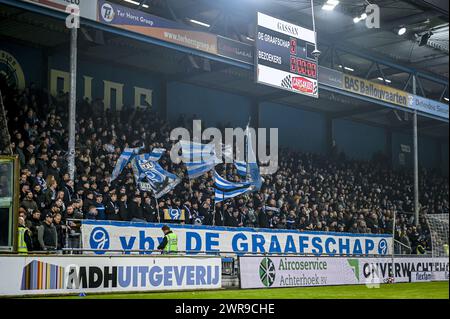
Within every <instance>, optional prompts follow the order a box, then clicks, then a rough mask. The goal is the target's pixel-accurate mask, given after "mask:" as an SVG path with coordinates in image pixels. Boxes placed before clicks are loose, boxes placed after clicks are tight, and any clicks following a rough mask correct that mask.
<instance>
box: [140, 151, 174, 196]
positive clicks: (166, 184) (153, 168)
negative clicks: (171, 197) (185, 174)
mask: <svg viewBox="0 0 450 319" xmlns="http://www.w3.org/2000/svg"><path fill="white" fill-rule="evenodd" d="M132 163H133V171H134V175H135V179H136V183H137V184H138V186H139V189H140V190H141V191H152V192H153V194H154V195H155V197H156V198H160V197H162V196H164V195H165V194H167V193H168V192H170V191H171V190H172V189H174V188H175V187H176V186H177V185H178V184H179V183H180V182H181V179H180V178H179V177H178V176H176V175H175V174H172V173H170V172H168V171H166V170H165V169H163V168H162V167H161V165H159V164H158V163H157V162H154V161H151V160H145V159H139V158H137V157H136V158H134V159H133V162H132Z"/></svg>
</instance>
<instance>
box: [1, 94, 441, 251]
mask: <svg viewBox="0 0 450 319" xmlns="http://www.w3.org/2000/svg"><path fill="white" fill-rule="evenodd" d="M4 102H5V105H6V109H7V112H8V126H9V132H10V135H11V140H12V148H13V150H14V153H15V154H17V155H18V156H19V159H20V167H21V169H20V216H21V218H23V223H24V225H25V226H27V227H28V228H29V229H30V230H31V233H32V236H31V237H32V238H31V241H32V244H31V245H32V246H33V249H34V250H51V249H61V248H63V247H64V246H65V245H66V240H65V234H66V233H71V232H74V231H75V229H74V228H75V225H76V224H75V223H74V222H73V221H67V220H70V219H75V220H76V219H98V220H125V221H147V222H159V221H160V222H168V221H165V220H164V214H162V211H163V210H164V209H165V208H180V209H184V210H185V212H186V220H185V221H184V223H186V224H202V225H216V226H222V225H223V226H231V227H242V226H245V227H257V228H275V229H297V230H301V231H329V232H350V233H376V234H380V233H392V231H393V228H394V225H393V218H394V212H396V213H397V220H396V223H395V225H396V227H395V228H396V237H397V239H398V240H399V241H400V242H402V243H403V244H404V245H405V247H406V246H409V247H411V252H413V253H414V252H416V250H417V247H418V246H419V244H421V245H422V246H424V247H426V246H429V245H430V243H429V238H430V236H429V230H428V229H427V226H426V223H425V221H424V220H423V217H421V220H420V223H419V226H417V227H416V226H414V222H413V218H412V214H411V212H413V210H414V209H413V207H414V203H413V186H412V185H413V183H412V176H410V175H409V174H408V173H405V172H400V171H394V170H392V169H390V168H389V165H387V164H386V163H385V162H383V161H382V160H380V159H377V160H373V161H370V162H369V161H366V162H362V161H354V160H349V159H346V158H345V155H344V154H338V153H337V151H334V153H333V154H332V155H331V156H324V155H314V154H309V153H302V152H297V151H293V150H288V149H283V150H280V154H279V159H280V160H279V170H278V171H277V173H276V174H274V175H272V176H264V179H265V181H264V183H263V186H262V189H261V191H260V192H257V193H250V194H247V195H245V196H240V197H237V198H235V199H233V200H229V201H227V202H225V204H224V206H223V207H222V205H221V204H220V203H219V204H217V205H215V207H214V196H213V194H214V192H213V178H212V175H211V174H209V175H205V176H203V177H200V178H198V179H195V180H193V181H191V182H189V180H188V179H187V178H186V177H185V176H186V173H185V168H184V167H183V166H182V165H175V164H173V163H172V162H171V161H170V159H169V158H168V155H167V154H166V155H165V156H164V157H163V158H162V159H161V160H160V164H161V166H162V167H163V168H164V169H166V170H168V171H170V172H173V173H175V174H177V175H178V176H184V178H183V181H182V183H180V184H179V185H178V186H177V187H176V188H175V189H174V190H173V191H172V192H170V193H168V194H167V195H165V196H164V197H163V198H161V199H160V200H159V203H158V205H159V210H158V209H157V208H156V202H155V200H154V198H153V197H152V196H151V194H148V193H146V192H140V191H139V190H138V189H137V188H136V185H135V182H134V178H133V174H132V171H131V169H130V167H128V168H126V169H125V171H124V172H123V173H122V174H121V175H120V176H119V178H118V179H116V180H115V181H113V182H112V183H111V182H110V179H111V173H112V170H113V169H114V166H115V164H116V161H117V159H118V158H119V156H120V154H121V152H122V150H123V149H124V148H125V147H135V146H140V145H142V144H145V146H146V148H145V150H143V152H145V151H150V150H151V149H153V148H154V147H164V148H166V149H168V150H170V149H171V146H172V143H173V142H171V141H170V140H169V134H170V130H171V126H170V125H169V124H168V123H167V122H166V121H165V120H163V119H162V117H161V116H159V115H158V114H157V113H155V112H153V111H152V110H151V108H148V109H136V108H128V107H124V109H123V110H122V111H121V112H118V113H115V112H111V111H109V110H107V111H104V110H103V105H102V103H101V101H100V100H95V101H93V102H89V101H81V102H80V103H78V109H77V112H78V118H77V121H76V123H77V127H76V132H77V134H76V156H75V158H76V178H75V180H71V179H70V177H69V174H68V168H67V143H68V130H67V128H68V125H67V120H68V119H67V117H68V107H67V105H68V96H67V95H65V94H62V93H60V94H59V95H58V96H57V97H50V95H49V94H47V93H46V92H45V91H41V90H38V89H36V88H34V87H33V86H32V87H30V88H28V89H26V90H25V91H22V92H16V91H9V92H8V93H7V94H6V96H5V95H4ZM190 120H191V119H188V120H187V119H184V118H183V117H180V119H179V121H178V123H175V126H185V127H187V126H189V122H190ZM190 123H192V122H190ZM190 125H192V124H190ZM2 151H3V152H4V153H5V152H6V153H7V152H8V149H7V148H6V149H4V150H2ZM217 169H218V172H219V173H221V174H222V176H225V174H226V177H227V178H228V179H229V180H235V179H236V176H237V174H236V171H235V169H234V168H233V165H228V167H226V168H225V167H224V166H219V167H217ZM420 177H421V178H420V194H421V198H420V203H421V206H422V211H423V212H426V213H448V210H449V203H448V198H449V188H448V179H447V178H444V177H442V176H440V175H439V174H433V173H430V172H426V171H422V172H421V176H420ZM1 188H2V183H0V193H1V192H2V189H1ZM0 195H1V194H0ZM158 212H159V215H158Z"/></svg>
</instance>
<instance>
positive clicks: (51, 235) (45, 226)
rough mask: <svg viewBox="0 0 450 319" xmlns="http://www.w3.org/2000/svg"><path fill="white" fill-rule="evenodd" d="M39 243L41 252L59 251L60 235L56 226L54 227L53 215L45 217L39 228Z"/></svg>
mask: <svg viewBox="0 0 450 319" xmlns="http://www.w3.org/2000/svg"><path fill="white" fill-rule="evenodd" d="M38 241H39V245H40V250H43V251H49V250H56V249H57V245H58V234H57V232H56V227H55V225H53V215H52V214H51V213H47V214H46V215H45V219H44V222H43V223H42V225H41V226H40V227H38Z"/></svg>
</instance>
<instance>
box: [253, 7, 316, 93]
mask: <svg viewBox="0 0 450 319" xmlns="http://www.w3.org/2000/svg"><path fill="white" fill-rule="evenodd" d="M257 20H258V23H257V30H256V39H255V42H256V54H255V60H256V61H255V65H256V82H257V83H260V84H265V85H269V86H273V87H276V88H279V89H283V90H288V91H291V92H295V93H299V94H304V95H308V96H312V97H315V98H318V97H319V85H318V77H317V72H318V66H317V61H316V58H315V57H314V55H313V51H314V49H315V46H316V37H315V34H314V32H313V31H311V30H308V29H305V28H302V27H300V26H297V25H295V24H292V23H289V22H286V21H283V20H279V19H276V18H273V17H270V16H268V15H265V14H263V13H260V12H258V19H257Z"/></svg>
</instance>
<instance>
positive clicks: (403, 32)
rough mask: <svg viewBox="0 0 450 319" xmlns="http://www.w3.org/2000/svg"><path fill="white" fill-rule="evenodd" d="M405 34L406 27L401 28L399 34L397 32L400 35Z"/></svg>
mask: <svg viewBox="0 0 450 319" xmlns="http://www.w3.org/2000/svg"><path fill="white" fill-rule="evenodd" d="M405 33H406V28H405V27H401V28H400V29H398V32H397V34H398V35H404V34H405Z"/></svg>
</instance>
